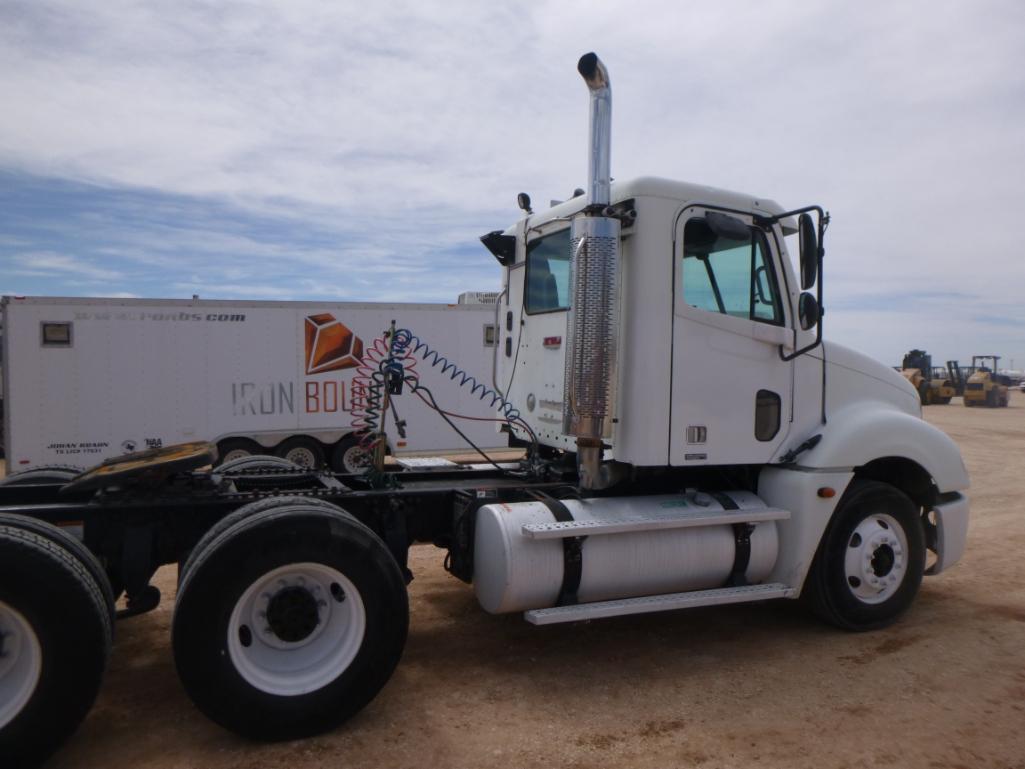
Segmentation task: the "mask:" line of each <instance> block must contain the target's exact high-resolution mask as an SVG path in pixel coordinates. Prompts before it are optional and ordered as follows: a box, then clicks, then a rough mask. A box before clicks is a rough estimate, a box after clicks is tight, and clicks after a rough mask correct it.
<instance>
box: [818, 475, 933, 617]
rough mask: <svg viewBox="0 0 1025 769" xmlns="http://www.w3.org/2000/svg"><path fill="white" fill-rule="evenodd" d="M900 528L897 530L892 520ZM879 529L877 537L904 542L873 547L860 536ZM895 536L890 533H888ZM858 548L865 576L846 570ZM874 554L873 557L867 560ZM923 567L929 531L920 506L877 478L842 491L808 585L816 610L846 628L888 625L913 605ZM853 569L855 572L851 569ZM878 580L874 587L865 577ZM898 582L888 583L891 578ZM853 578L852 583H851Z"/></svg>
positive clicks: (858, 482) (855, 484)
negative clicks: (861, 527) (862, 530)
mask: <svg viewBox="0 0 1025 769" xmlns="http://www.w3.org/2000/svg"><path fill="white" fill-rule="evenodd" d="M894 523H895V524H896V526H897V527H899V531H894V530H893V529H894V527H893V524H894ZM863 524H864V527H863V528H864V529H865V530H866V531H869V530H875V531H876V534H877V535H878V537H879V538H883V537H888V538H889V539H890V540H891V541H898V542H899V540H900V539H901V535H903V543H901V544H899V545H895V546H893V547H891V546H890V545H888V544H880V545H879V546H878V547H874V549H873V545H872V540H876V539H877V537H876V535H875V534H874V535H872V540H870V542H868V543H866V542H865V541H864V539H863V538H861V535H860V534H859V527H860V526H862V525H863ZM891 534H892V536H890V535H891ZM852 548H857V549H858V550H857V553H858V556H857V557H855V558H854V560H855V561H858V562H859V563H860V562H861V558H860V554H861V553H864V554H865V560H864V566H862V567H860V568H861V569H863V570H864V574H862V573H861V572H857V569H848V561H847V558H848V556H849V554H850V553H851V549H852ZM869 557H871V560H868V558H869ZM924 569H925V534H924V532H923V528H922V520H921V517H920V515H919V511H918V508H917V507H916V506H915V504H914V503H913V502H912V501H911V500H910V499H908V497H907V496H906V495H905V494H903V493H902V492H901V491H899V490H898V489H896V488H894V487H893V486H890V485H889V484H886V483H879V482H878V481H858V480H855V481H853V482H852V483H851V485H850V487H848V489H847V491H846V492H845V493H844V496H843V499H842V500H841V501H840V504H839V505H838V506H837V509H836V512H834V514H833V518H832V520H831V521H830V523H829V526H828V527H827V529H826V533H825V535H824V536H823V537H822V542H821V543H820V544H819V549H818V552H817V553H816V555H815V560H814V562H813V563H812V567H811V570H810V572H809V574H808V578H807V580H806V582H805V586H804V594H805V597H806V599H807V600H808V602H809V603H810V605H811V608H812V610H813V611H814V612H815V613H816V614H817V615H818V616H819V617H821V618H822V619H824V620H825V621H827V622H830V623H832V624H834V625H836V626H838V627H841V628H844V629H846V630H854V631H864V630H875V629H877V628H881V627H886V626H887V625H889V624H891V623H893V622H894V621H895V620H896V619H897V618H898V617H899V616H900V615H901V614H903V613H904V611H906V610H907V608H908V607H909V606H910V605H911V602H912V601H913V600H914V598H915V595H916V594H917V593H918V588H919V586H920V585H921V583H922V574H923V572H924ZM849 572H857V573H856V574H855V573H849ZM870 572H871V573H870ZM864 575H867V576H868V578H869V579H872V578H875V579H879V580H880V581H881V583H882V584H883V585H885V587H882V588H879V590H880V591H881V592H878V593H877V594H876V595H874V596H868V595H866V593H867V592H871V591H873V590H876V588H874V587H873V586H872V585H870V584H867V583H868V581H869V579H865V581H864V582H862V579H861V577H862V576H864ZM891 576H892V577H894V578H895V579H896V582H893V583H889V584H887V578H888V577H891ZM852 580H853V581H852Z"/></svg>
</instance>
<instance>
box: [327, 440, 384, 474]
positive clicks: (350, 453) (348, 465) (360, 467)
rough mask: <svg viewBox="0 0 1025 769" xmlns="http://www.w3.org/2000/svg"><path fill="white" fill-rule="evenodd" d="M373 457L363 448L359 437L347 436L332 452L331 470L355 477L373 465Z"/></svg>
mask: <svg viewBox="0 0 1025 769" xmlns="http://www.w3.org/2000/svg"><path fill="white" fill-rule="evenodd" d="M373 460H374V458H373V455H372V454H371V453H370V452H368V451H367V450H366V449H364V448H363V446H362V443H361V441H360V439H359V436H357V435H347V436H345V437H344V438H342V439H341V440H340V441H338V443H336V444H335V447H334V449H333V450H332V451H331V469H332V470H334V471H335V472H336V473H348V474H349V475H355V474H356V473H361V472H363V471H364V470H366V469H367V468H368V467H370V465H371V464H373Z"/></svg>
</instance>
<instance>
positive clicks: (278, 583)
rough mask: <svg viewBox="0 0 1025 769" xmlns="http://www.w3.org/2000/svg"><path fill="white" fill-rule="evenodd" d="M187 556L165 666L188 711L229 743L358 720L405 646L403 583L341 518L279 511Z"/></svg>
mask: <svg viewBox="0 0 1025 769" xmlns="http://www.w3.org/2000/svg"><path fill="white" fill-rule="evenodd" d="M275 501H276V502H278V503H279V504H277V505H275V506H272V507H270V509H266V510H263V511H260V512H251V511H250V512H249V514H248V515H241V514H242V510H241V509H240V510H239V511H236V513H235V514H234V515H238V516H239V517H240V518H241V520H237V521H235V523H234V524H233V525H231V526H229V527H227V528H226V529H225V530H222V531H220V532H219V533H218V534H217V535H216V536H214V537H211V538H210V540H209V541H208V542H207V543H206V544H205V545H204V546H203V547H202V548H200V547H197V548H196V551H195V554H194V556H193V557H192V558H190V559H189V562H188V563H187V564H186V568H185V569H184V571H183V574H182V581H181V587H180V588H179V592H178V605H177V607H176V609H175V614H174V622H173V638H172V643H173V647H174V655H175V664H176V666H177V668H178V674H179V676H180V678H181V680H182V683H183V685H184V687H185V689H186V691H187V692H188V693H189V696H190V697H192V699H193V701H194V702H195V703H196V705H197V706H198V707H199V709H200V710H202V711H203V712H204V713H205V714H206V715H207V716H209V717H210V718H211V719H213V720H214V721H216V722H217V723H219V724H221V725H222V726H224V727H225V728H227V729H230V730H232V731H234V732H236V733H238V734H241V735H243V736H246V737H250V738H254V739H262V740H268V739H269V740H279V739H294V738H299V737H305V736H309V735H312V734H317V733H320V732H322V731H324V730H326V729H330V728H332V727H334V726H336V725H338V724H340V723H341V722H343V721H344V720H346V719H347V718H349V717H350V716H352V715H353V714H354V713H356V712H357V711H359V710H360V709H361V708H362V707H363V706H365V705H366V704H367V703H368V702H370V700H371V699H373V697H374V696H375V695H376V694H377V692H378V691H380V689H381V687H383V686H384V684H385V683H386V682H387V681H388V679H389V678H390V677H391V674H392V671H393V670H394V669H395V666H396V664H398V661H399V658H400V657H401V655H402V650H403V647H404V646H405V641H406V633H407V629H408V623H409V606H408V599H407V596H406V587H405V581H404V580H403V577H402V573H401V571H400V570H399V567H398V564H396V562H395V559H394V558H393V557H392V555H391V553H390V552H389V551H388V548H387V547H386V546H385V544H384V543H383V542H382V541H381V540H380V539H378V537H377V536H376V535H375V534H374V533H373V532H372V531H370V529H368V528H367V527H366V526H364V525H363V524H361V523H360V522H359V521H357V520H356V519H355V518H353V517H352V516H350V515H349V514H348V513H345V512H344V511H342V510H340V509H337V508H335V509H331V508H328V507H325V506H322V505H318V504H310V503H309V501H308V500H302V501H291V500H290V501H289V502H288V504H281V500H275Z"/></svg>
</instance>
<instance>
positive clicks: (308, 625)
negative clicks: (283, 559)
mask: <svg viewBox="0 0 1025 769" xmlns="http://www.w3.org/2000/svg"><path fill="white" fill-rule="evenodd" d="M267 624H268V625H269V626H270V629H271V630H272V631H274V635H276V636H277V637H278V638H280V639H281V640H282V641H286V642H288V643H297V642H299V641H302V640H303V639H304V638H307V637H308V636H309V635H310V634H311V633H312V632H313V631H314V630H316V628H317V625H319V624H320V609H319V607H318V606H317V600H316V599H315V598H314V597H313V595H312V594H311V593H310V591H309V590H307V589H306V588H303V587H299V586H294V587H286V588H283V589H282V590H279V591H278V592H277V593H276V594H275V595H274V597H273V598H271V599H270V601H269V602H268V604H267Z"/></svg>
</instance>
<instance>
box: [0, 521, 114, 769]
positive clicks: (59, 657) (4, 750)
mask: <svg viewBox="0 0 1025 769" xmlns="http://www.w3.org/2000/svg"><path fill="white" fill-rule="evenodd" d="M19 621H20V623H21V624H20V632H19V625H18V622H19ZM0 622H4V623H8V624H10V625H11V627H10V628H8V629H7V632H8V634H9V635H8V637H7V638H6V639H5V642H6V643H7V644H13V643H14V641H13V640H12V638H17V637H20V638H21V639H22V641H23V643H21V644H20V648H21V650H22V652H21V653H22V654H25V653H26V651H25V650H31V649H33V648H37V649H38V656H37V657H35V659H36V660H37V662H38V668H37V669H38V671H39V672H38V677H37V678H35V680H34V682H33V680H32V679H33V676H31V675H29V676H28V677H27V678H24V679H22V681H23V683H22V684H21V685H20V686H19V685H15V686H14V687H13V689H14V691H21V692H22V694H23V697H19V699H22V698H24V704H23V705H21V706H20V707H17V709H15V710H12V711H11V712H10V713H7V714H6V715H5V716H4V721H5V723H3V725H2V726H0V757H2V760H3V765H4V767H5V769H14V767H30V766H37V765H38V764H39V763H41V762H42V761H43V760H45V758H46V757H47V756H49V755H50V754H51V753H53V752H54V751H55V750H56V749H57V748H58V747H60V746H61V745H62V744H63V743H64V742H65V741H66V740H67V739H68V737H69V736H71V734H72V733H73V732H74V731H75V729H76V728H77V727H78V725H79V723H81V721H82V719H83V718H84V717H85V715H86V713H87V712H88V711H89V708H90V707H91V706H92V704H93V701H94V700H95V699H96V694H97V692H98V691H99V688H100V682H101V681H102V679H103V673H104V671H105V669H106V667H107V661H108V660H109V658H110V649H111V641H112V633H113V625H112V623H111V619H110V613H109V611H108V606H107V601H106V598H105V596H104V592H103V590H102V589H101V588H100V586H99V585H97V583H96V580H95V579H94V578H93V576H92V574H91V571H90V569H89V568H87V567H86V566H85V565H84V564H83V563H82V562H81V561H80V560H79V559H78V557H77V556H76V555H74V554H73V553H72V552H70V551H69V550H67V549H65V548H64V547H62V546H61V545H60V544H58V543H57V542H56V541H55V540H54V539H53V538H51V537H48V536H42V535H40V534H37V533H36V532H35V531H30V530H29V529H28V528H23V527H21V526H16V525H9V524H7V523H0ZM11 629H14V630H15V632H14V633H13V634H11ZM25 639H29V641H28V642H24V641H25ZM33 640H34V642H35V643H32V641H33ZM36 644H38V646H36ZM27 653H28V654H29V655H30V657H31V655H32V651H28V652H27ZM11 680H16V679H11ZM25 682H27V683H25ZM9 683H10V681H9ZM8 702H10V700H8ZM0 712H2V704H0Z"/></svg>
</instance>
